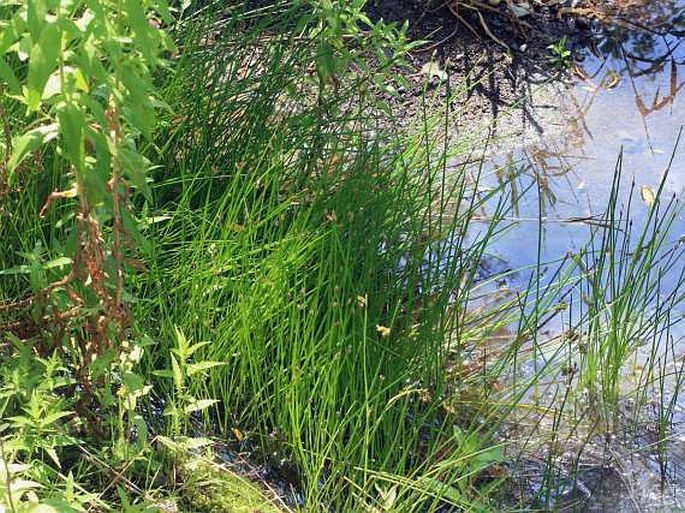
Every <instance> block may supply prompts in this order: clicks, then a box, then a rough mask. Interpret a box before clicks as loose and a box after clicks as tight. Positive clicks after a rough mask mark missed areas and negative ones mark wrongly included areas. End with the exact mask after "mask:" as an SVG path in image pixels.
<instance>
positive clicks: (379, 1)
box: [367, 0, 590, 138]
mask: <svg viewBox="0 0 685 513" xmlns="http://www.w3.org/2000/svg"><path fill="white" fill-rule="evenodd" d="M433 4H434V5H435V4H437V6H434V7H431V6H430V2H427V1H426V0H370V1H369V3H368V4H367V13H368V15H369V17H370V18H371V19H373V20H379V19H381V18H382V19H383V20H384V21H386V22H397V23H400V24H401V23H404V22H405V21H407V22H408V23H409V35H410V37H411V39H413V40H415V41H417V40H422V41H426V42H427V43H426V45H425V46H424V47H422V48H420V49H418V50H416V51H414V52H413V53H412V54H411V55H410V56H409V62H410V64H411V67H412V68H413V69H411V70H408V71H407V70H405V71H404V72H403V74H404V76H405V78H406V79H407V81H408V82H409V84H410V86H411V87H410V88H409V90H406V89H403V88H399V92H400V94H399V95H398V96H396V97H390V96H388V97H387V101H388V102H389V103H390V105H391V106H394V107H396V109H395V110H396V112H398V113H401V116H403V117H405V118H407V120H409V119H411V118H413V117H414V116H415V115H416V113H417V110H418V109H419V107H420V102H419V101H418V100H417V99H418V98H420V96H421V93H422V92H423V90H424V88H425V87H426V82H427V81H428V88H429V90H430V89H433V90H434V93H435V94H436V95H437V98H436V99H437V100H438V101H439V100H441V99H442V100H445V99H446V98H447V96H449V95H453V94H454V91H455V90H459V91H461V93H460V94H458V95H457V98H456V100H455V101H454V102H453V104H452V105H450V107H451V108H452V110H453V112H455V113H458V115H457V116H456V117H457V118H458V119H457V126H458V127H466V126H473V125H474V123H475V124H477V125H481V126H484V125H485V126H487V125H492V127H493V128H494V129H495V131H496V132H497V133H499V135H517V136H520V135H523V136H524V137H525V138H530V137H535V138H539V137H542V136H543V134H545V132H546V131H547V130H550V129H551V130H554V126H555V125H558V124H559V121H558V120H556V119H554V118H555V117H557V116H558V115H559V113H558V112H556V110H557V108H558V107H559V106H560V105H559V101H558V94H563V90H564V88H565V87H566V83H567V79H568V74H567V73H566V71H565V70H563V69H560V68H559V67H558V66H556V65H555V64H553V63H552V62H551V61H550V59H549V58H548V57H549V56H550V50H549V48H548V47H549V45H551V44H554V43H556V42H558V41H559V40H560V39H561V38H562V37H564V36H567V37H569V40H572V39H573V38H574V37H575V38H576V39H577V38H578V37H580V38H581V39H582V36H583V33H587V28H588V27H589V25H590V24H589V21H587V20H582V19H577V18H575V19H570V18H563V19H559V18H558V17H557V16H556V11H553V10H552V9H550V8H536V10H533V11H531V13H530V15H527V16H525V17H522V18H520V19H514V18H512V17H511V16H506V15H504V14H502V15H497V14H493V13H485V15H484V16H483V22H481V20H480V19H479V18H478V16H477V15H476V14H475V12H472V11H468V10H465V9H463V11H464V12H463V13H462V12H461V11H460V15H462V17H463V21H460V20H459V19H458V18H457V17H456V16H455V15H454V13H453V12H452V11H451V10H450V9H449V8H448V7H446V6H445V5H444V2H443V1H441V2H433ZM502 4H504V2H502ZM502 8H504V7H502ZM484 24H485V26H486V27H487V30H486V28H485V27H484ZM579 29H581V30H580V31H579ZM487 31H489V32H490V33H491V34H492V35H493V36H494V38H497V39H498V40H499V42H497V41H495V39H494V38H493V37H491V36H490V35H488V33H487ZM505 45H506V48H505ZM431 61H432V62H436V63H438V65H439V67H440V69H441V70H444V71H445V72H447V73H448V74H449V77H450V78H449V80H448V81H449V83H450V84H449V86H447V85H446V84H445V83H444V81H441V80H440V79H439V78H437V77H428V76H426V75H425V74H422V73H420V70H421V69H422V67H423V66H424V65H425V64H426V63H428V62H431ZM550 86H551V88H552V90H553V91H552V94H549V91H548V94H542V95H540V94H539V91H540V90H543V89H549V88H550ZM553 111H554V112H553ZM503 112H506V113H507V116H506V117H507V121H506V124H505V125H506V129H504V130H498V125H499V124H502V123H501V122H500V117H501V114H502V113H503ZM512 118H513V122H512ZM550 125H551V126H550ZM502 132H503V133H502Z"/></svg>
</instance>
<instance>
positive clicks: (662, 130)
mask: <svg viewBox="0 0 685 513" xmlns="http://www.w3.org/2000/svg"><path fill="white" fill-rule="evenodd" d="M592 3H593V4H599V5H595V6H594V14H592V15H591V13H589V12H588V13H587V15H588V16H591V17H593V18H594V19H595V20H597V25H596V27H595V30H594V32H593V36H592V38H591V39H590V40H589V41H585V42H584V43H585V44H584V48H583V49H582V50H581V51H580V52H581V53H582V55H581V56H579V58H578V59H577V61H576V62H575V64H574V66H573V69H572V72H573V75H574V77H575V79H576V80H575V84H574V85H573V87H570V88H569V91H568V95H567V96H566V97H564V98H560V108H561V109H562V110H563V111H564V113H565V115H566V116H567V123H566V126H565V128H564V130H563V133H562V134H561V136H558V137H548V138H546V139H545V140H544V142H537V143H535V144H531V145H528V146H527V147H525V148H523V149H519V150H517V151H516V152H514V153H513V154H512V155H510V156H509V157H508V158H509V159H510V160H511V159H513V160H521V159H523V160H524V161H527V164H528V165H529V169H530V173H528V174H529V175H531V176H532V178H531V179H536V181H537V183H538V186H537V190H539V192H540V194H539V196H536V195H535V194H529V195H523V196H521V197H520V198H517V199H518V200H519V201H518V204H517V210H516V211H515V212H514V214H515V216H516V218H517V219H519V220H520V222H518V223H517V225H516V227H515V229H514V230H513V231H512V232H511V233H510V235H509V236H508V237H507V238H506V239H504V240H503V241H502V242H501V244H500V245H499V246H498V247H497V248H496V251H497V253H498V256H500V257H502V258H504V259H505V260H506V261H508V262H509V263H510V265H511V267H513V268H525V267H526V266H530V265H531V263H533V262H535V261H536V259H537V256H538V255H537V251H538V247H537V238H538V219H539V217H540V215H542V216H543V217H544V218H545V221H546V222H545V224H544V225H543V227H542V231H543V237H544V239H543V241H542V248H541V250H542V255H541V256H542V259H543V260H553V259H555V258H559V257H560V256H563V255H564V254H565V253H567V252H568V251H569V250H570V251H576V250H578V249H580V247H581V246H582V245H583V244H584V243H585V242H586V241H587V238H588V232H589V225H591V224H592V222H593V220H595V219H597V218H598V217H599V216H600V215H601V214H602V213H603V211H604V210H605V209H606V205H607V200H608V198H609V195H610V192H611V187H612V178H613V173H614V170H615V168H616V162H617V157H618V155H619V154H621V153H622V155H623V159H622V160H623V162H622V169H623V177H624V179H623V182H622V184H621V195H620V199H619V201H622V202H623V203H627V202H628V195H629V194H630V191H631V187H632V182H633V181H634V183H635V189H636V190H637V191H640V189H641V188H642V189H643V191H644V190H646V191H652V190H656V189H657V188H658V185H659V183H660V182H661V180H662V178H663V176H664V173H665V171H666V170H667V169H668V168H669V167H670V172H669V174H668V177H667V179H666V182H665V189H664V194H665V195H667V196H669V197H670V196H676V197H678V198H681V199H682V198H683V197H684V196H685V141H681V143H680V147H679V148H675V146H676V141H677V139H678V134H679V131H680V129H681V127H682V126H684V125H685V90H684V86H685V1H684V0H661V1H658V0H614V1H609V0H605V1H603V2H599V1H598V2H592ZM608 20H611V23H609V24H606V23H603V22H607V21H608ZM504 164H505V165H504V166H503V167H504V168H507V163H504ZM500 174H502V173H501V172H500ZM521 187H525V184H524V185H521V184H519V188H521ZM645 196H647V200H648V199H649V194H646V195H645V194H643V200H644V199H645ZM539 198H542V201H540V200H539ZM648 202H649V201H642V202H641V201H640V195H639V194H638V195H637V201H636V202H635V201H634V204H633V207H632V216H633V218H634V219H635V222H636V223H639V222H640V220H641V219H642V218H644V216H645V214H646V212H647V209H648V207H647V205H646V204H645V203H648ZM684 235H685V219H684V218H683V217H682V214H681V216H680V217H679V218H678V219H677V220H676V222H675V225H674V227H673V233H672V236H671V240H672V241H676V240H678V239H679V238H681V237H683V236H684ZM678 271H679V270H678ZM524 279H525V278H524ZM520 285H521V286H525V285H526V283H525V282H524V283H521V284H520ZM682 314H683V312H676V313H674V315H679V316H680V315H682ZM682 324H683V323H681V325H680V327H678V328H677V329H676V330H674V331H673V332H672V333H671V335H672V336H674V338H675V340H676V343H675V350H676V352H677V353H679V354H680V356H675V357H674V358H673V360H674V361H675V360H679V358H682V354H683V352H684V351H685V330H684V329H683V326H682ZM673 411H674V418H673V422H674V423H675V428H676V429H675V432H674V433H673V435H672V439H671V441H670V444H671V445H670V455H669V457H670V461H671V463H672V464H674V465H675V467H673V468H671V476H670V477H671V478H672V482H675V483H676V487H675V492H676V495H675V496H672V500H674V501H675V502H678V500H680V501H683V497H682V495H683V490H685V435H684V434H683V433H685V431H684V428H685V394H681V397H680V398H679V400H678V403H677V404H676V405H675V407H674V409H673ZM633 441H634V442H635V441H636V442H637V443H639V442H640V441H639V440H637V439H636V438H633ZM642 445H645V446H646V447H647V452H649V450H650V449H649V447H650V445H649V444H648V443H645V444H642ZM638 452H639V451H638ZM625 456H626V457H627V456H629V454H626V455H625ZM625 461H626V467H627V468H626V472H627V473H631V472H632V473H637V474H636V475H635V476H632V477H633V478H634V479H632V478H631V476H628V475H622V477H621V479H622V480H624V484H626V486H627V487H628V488H630V486H631V485H632V486H638V487H639V486H642V487H643V488H644V490H641V491H639V490H638V494H639V495H640V497H633V496H630V497H626V496H620V494H619V495H618V496H612V495H611V494H610V493H608V492H607V493H604V491H603V492H602V493H600V494H599V495H598V496H599V497H600V499H601V500H600V502H602V504H597V505H595V507H594V508H593V507H592V506H591V504H592V503H589V504H586V507H587V508H589V509H587V510H593V511H634V510H636V509H637V510H642V509H640V505H639V504H643V505H644V506H643V507H644V508H645V509H644V510H645V511H661V510H662V509H656V506H654V508H655V509H652V506H649V504H650V501H652V500H653V502H651V504H657V503H659V499H658V497H648V495H649V493H652V492H651V491H650V490H652V488H653V486H652V485H653V484H654V483H652V480H654V481H655V482H656V481H658V479H657V478H658V477H659V476H660V475H661V474H662V473H663V468H660V467H659V465H657V464H656V463H654V462H655V461H656V460H653V459H651V458H650V457H647V458H646V459H644V458H643V459H640V460H639V461H636V462H634V463H630V462H629V461H628V460H625ZM650 462H651V463H650ZM652 463H654V465H652ZM650 465H651V467H650ZM631 479H632V481H631ZM678 488H679V490H678ZM672 490H673V489H672ZM624 495H625V494H624ZM678 498H679V499H678ZM675 502H674V503H673V504H672V506H673V508H677V507H678V505H677V504H676V503H675ZM662 504H663V503H662ZM679 506H680V507H685V503H681V504H679ZM672 510H675V509H668V507H667V506H666V509H663V511H672Z"/></svg>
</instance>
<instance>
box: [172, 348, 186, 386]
mask: <svg viewBox="0 0 685 513" xmlns="http://www.w3.org/2000/svg"><path fill="white" fill-rule="evenodd" d="M171 370H172V371H173V373H174V374H173V375H174V384H175V385H176V388H178V389H179V390H181V389H182V388H183V384H184V380H183V373H182V372H181V367H180V366H179V365H178V361H177V360H176V357H175V356H174V355H173V354H172V355H171Z"/></svg>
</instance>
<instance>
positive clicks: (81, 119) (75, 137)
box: [58, 105, 86, 174]
mask: <svg viewBox="0 0 685 513" xmlns="http://www.w3.org/2000/svg"><path fill="white" fill-rule="evenodd" d="M58 116H59V125H60V133H61V136H62V148H63V149H64V152H65V154H66V155H67V156H68V158H69V160H70V161H71V163H72V164H73V165H74V168H75V170H76V172H77V173H80V174H82V173H83V172H84V164H85V162H84V158H85V139H84V135H83V127H84V126H85V125H86V117H85V115H84V114H83V112H81V110H80V109H78V108H77V107H75V106H73V105H67V106H65V107H64V108H63V109H61V110H60V111H59V114H58Z"/></svg>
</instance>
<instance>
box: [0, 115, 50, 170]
mask: <svg viewBox="0 0 685 513" xmlns="http://www.w3.org/2000/svg"><path fill="white" fill-rule="evenodd" d="M58 130H59V126H58V125H57V124H56V123H52V124H49V125H41V126H39V127H37V128H34V129H33V130H30V131H28V132H26V133H25V134H22V135H20V136H19V137H17V138H16V139H15V140H14V141H13V143H12V156H11V157H10V159H9V162H7V169H8V171H9V172H10V173H11V172H13V171H14V170H15V169H16V168H17V166H18V165H19V164H21V162H22V161H23V160H24V158H25V157H26V155H28V154H29V153H30V152H33V151H35V150H37V149H38V148H39V147H40V146H41V145H43V144H45V143H47V142H49V141H51V140H53V139H54V138H55V137H57V133H58Z"/></svg>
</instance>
